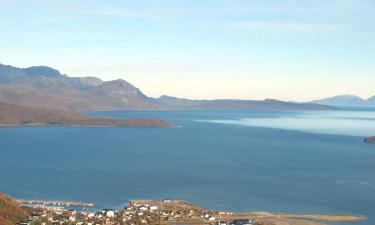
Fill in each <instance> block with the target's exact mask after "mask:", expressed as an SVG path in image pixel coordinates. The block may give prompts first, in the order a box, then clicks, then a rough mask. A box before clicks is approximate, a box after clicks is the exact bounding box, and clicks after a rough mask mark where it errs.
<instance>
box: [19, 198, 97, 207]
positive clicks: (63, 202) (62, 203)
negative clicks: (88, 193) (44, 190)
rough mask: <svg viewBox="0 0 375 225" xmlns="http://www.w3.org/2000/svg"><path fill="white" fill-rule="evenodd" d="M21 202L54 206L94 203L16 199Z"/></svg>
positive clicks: (87, 205)
mask: <svg viewBox="0 0 375 225" xmlns="http://www.w3.org/2000/svg"><path fill="white" fill-rule="evenodd" d="M16 202H18V203H19V204H35V205H54V206H84V207H91V206H94V203H89V202H68V201H47V200H27V199H16Z"/></svg>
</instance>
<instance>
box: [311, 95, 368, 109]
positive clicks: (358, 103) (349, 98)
mask: <svg viewBox="0 0 375 225" xmlns="http://www.w3.org/2000/svg"><path fill="white" fill-rule="evenodd" d="M312 103H316V104H324V105H330V106H349V107H375V96H374V97H372V98H369V99H367V100H365V99H363V98H360V97H358V96H355V95H338V96H334V97H329V98H324V99H320V100H314V101H312Z"/></svg>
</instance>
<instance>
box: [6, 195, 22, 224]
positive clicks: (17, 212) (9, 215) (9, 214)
mask: <svg viewBox="0 0 375 225" xmlns="http://www.w3.org/2000/svg"><path fill="white" fill-rule="evenodd" d="M27 217H28V216H27V213H26V212H25V211H24V210H23V209H22V208H21V207H20V206H19V205H18V204H17V203H16V202H15V201H14V200H12V199H11V198H9V197H8V196H6V195H5V194H3V193H0V224H1V225H14V224H17V223H18V222H20V221H21V220H24V219H27Z"/></svg>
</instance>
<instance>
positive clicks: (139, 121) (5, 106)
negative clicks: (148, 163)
mask: <svg viewBox="0 0 375 225" xmlns="http://www.w3.org/2000/svg"><path fill="white" fill-rule="evenodd" d="M0 126H3V127H5V126H87V127H134V128H136V127H138V128H162V127H168V128H170V127H174V126H173V125H172V124H171V123H169V122H167V121H164V120H159V119H145V118H129V119H114V118H106V117H91V116H87V115H85V114H83V113H81V112H73V111H68V110H55V109H45V108H38V107H29V106H21V105H14V104H9V103H4V102H0Z"/></svg>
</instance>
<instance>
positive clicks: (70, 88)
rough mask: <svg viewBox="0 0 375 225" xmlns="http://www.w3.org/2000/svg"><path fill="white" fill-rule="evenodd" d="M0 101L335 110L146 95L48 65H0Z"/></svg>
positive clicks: (85, 107) (95, 107) (94, 107)
mask: <svg viewBox="0 0 375 225" xmlns="http://www.w3.org/2000/svg"><path fill="white" fill-rule="evenodd" d="M0 101H1V102H7V103H11V104H15V105H24V106H30V107H40V108H53V109H59V110H73V111H103V110H150V109H152V110H190V109H192V110H194V109H214V110H217V109H236V110H237V109H249V110H252V109H267V110H268V109H297V110H298V109H300V110H321V109H325V110H331V109H335V107H331V106H325V105H319V104H313V103H292V102H284V101H279V100H270V99H266V100H263V101H259V100H237V99H216V100H191V99H183V98H177V97H172V96H167V95H163V96H160V97H159V98H152V97H148V96H146V95H145V94H144V93H143V92H142V91H141V89H139V88H137V87H135V86H134V85H132V84H130V83H129V82H127V81H125V80H122V79H117V80H112V81H103V80H101V79H100V78H96V77H69V76H67V75H65V74H61V73H60V72H59V71H58V70H56V69H54V68H51V67H48V66H32V67H28V68H17V67H14V66H9V65H3V64H0Z"/></svg>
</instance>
